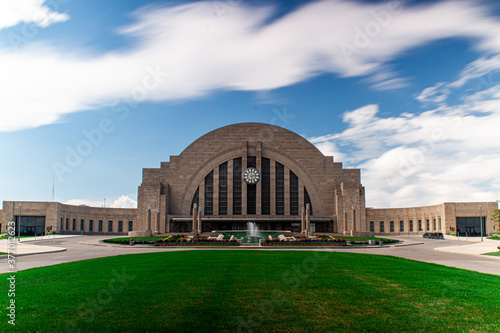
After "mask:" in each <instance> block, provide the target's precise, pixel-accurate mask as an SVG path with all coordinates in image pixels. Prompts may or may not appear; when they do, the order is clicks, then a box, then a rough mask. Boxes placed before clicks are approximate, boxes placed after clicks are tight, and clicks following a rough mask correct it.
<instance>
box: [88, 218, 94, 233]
mask: <svg viewBox="0 0 500 333" xmlns="http://www.w3.org/2000/svg"><path fill="white" fill-rule="evenodd" d="M89 231H94V220H89Z"/></svg>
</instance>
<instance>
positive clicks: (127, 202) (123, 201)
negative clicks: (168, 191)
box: [64, 195, 137, 208]
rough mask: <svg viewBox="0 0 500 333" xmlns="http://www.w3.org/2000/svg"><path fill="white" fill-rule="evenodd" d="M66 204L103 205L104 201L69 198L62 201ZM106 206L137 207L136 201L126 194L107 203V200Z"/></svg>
mask: <svg viewBox="0 0 500 333" xmlns="http://www.w3.org/2000/svg"><path fill="white" fill-rule="evenodd" d="M64 203H65V204H67V205H75V206H79V205H86V206H90V207H103V206H104V201H103V200H100V201H97V200H92V199H70V200H68V201H66V202H64ZM106 207H111V208H137V201H135V200H134V199H132V198H131V197H129V196H127V195H122V196H121V197H119V198H118V199H115V200H113V201H112V202H111V204H110V203H109V201H108V202H107V203H106Z"/></svg>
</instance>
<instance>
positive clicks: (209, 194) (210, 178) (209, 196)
mask: <svg viewBox="0 0 500 333" xmlns="http://www.w3.org/2000/svg"><path fill="white" fill-rule="evenodd" d="M213 214H214V172H213V171H210V173H209V174H208V175H207V176H206V177H205V215H213Z"/></svg>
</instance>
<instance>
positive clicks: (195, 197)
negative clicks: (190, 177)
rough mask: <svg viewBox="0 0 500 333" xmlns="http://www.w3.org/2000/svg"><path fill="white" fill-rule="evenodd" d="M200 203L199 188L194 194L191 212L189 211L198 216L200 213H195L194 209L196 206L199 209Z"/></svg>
mask: <svg viewBox="0 0 500 333" xmlns="http://www.w3.org/2000/svg"><path fill="white" fill-rule="evenodd" d="M199 201H200V188H199V187H198V188H197V189H196V192H195V193H194V196H193V201H191V210H190V211H189V212H190V213H191V214H198V212H193V207H194V204H196V206H197V207H200V204H199Z"/></svg>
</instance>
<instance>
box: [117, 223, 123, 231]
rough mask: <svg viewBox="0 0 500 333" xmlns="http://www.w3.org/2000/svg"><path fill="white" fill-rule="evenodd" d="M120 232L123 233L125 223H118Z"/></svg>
mask: <svg viewBox="0 0 500 333" xmlns="http://www.w3.org/2000/svg"><path fill="white" fill-rule="evenodd" d="M118 232H123V221H118Z"/></svg>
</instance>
